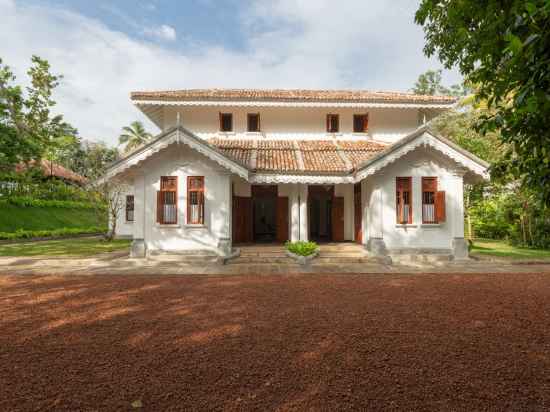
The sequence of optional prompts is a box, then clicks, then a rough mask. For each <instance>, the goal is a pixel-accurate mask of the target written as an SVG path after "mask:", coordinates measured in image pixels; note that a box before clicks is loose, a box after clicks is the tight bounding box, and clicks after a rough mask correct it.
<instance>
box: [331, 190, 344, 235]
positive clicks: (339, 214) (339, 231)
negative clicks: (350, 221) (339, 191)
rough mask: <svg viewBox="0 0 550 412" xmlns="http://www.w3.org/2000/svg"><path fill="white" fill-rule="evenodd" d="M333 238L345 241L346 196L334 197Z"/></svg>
mask: <svg viewBox="0 0 550 412" xmlns="http://www.w3.org/2000/svg"><path fill="white" fill-rule="evenodd" d="M332 240H333V241H334V242H343V241H344V198H343V197H334V198H333V199H332Z"/></svg>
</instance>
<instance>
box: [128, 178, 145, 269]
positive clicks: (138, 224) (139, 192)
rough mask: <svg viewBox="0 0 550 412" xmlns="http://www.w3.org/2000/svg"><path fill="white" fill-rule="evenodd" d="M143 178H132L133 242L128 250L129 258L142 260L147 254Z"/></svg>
mask: <svg viewBox="0 0 550 412" xmlns="http://www.w3.org/2000/svg"><path fill="white" fill-rule="evenodd" d="M145 201H146V199H145V176H144V175H143V174H141V175H138V176H136V177H135V178H134V224H133V225H132V229H133V241H132V246H131V249H130V257H133V258H144V257H145V255H146V253H147V247H146V245H145V224H146V216H145V208H146V204H145Z"/></svg>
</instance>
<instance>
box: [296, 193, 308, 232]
mask: <svg viewBox="0 0 550 412" xmlns="http://www.w3.org/2000/svg"><path fill="white" fill-rule="evenodd" d="M298 196H299V199H300V240H305V241H307V240H308V232H309V231H308V227H309V226H308V221H307V185H305V184H300V185H299V189H298Z"/></svg>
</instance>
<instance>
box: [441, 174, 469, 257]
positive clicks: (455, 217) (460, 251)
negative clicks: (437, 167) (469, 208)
mask: <svg viewBox="0 0 550 412" xmlns="http://www.w3.org/2000/svg"><path fill="white" fill-rule="evenodd" d="M464 174H465V171H464V170H456V171H455V172H454V173H453V175H452V176H451V177H450V179H449V185H448V189H447V193H446V196H447V200H446V203H447V205H448V209H450V210H449V211H450V213H449V218H450V219H451V230H452V235H453V240H452V243H451V248H452V251H453V257H454V258H455V259H467V258H468V256H469V253H468V242H466V239H464ZM449 195H450V196H449Z"/></svg>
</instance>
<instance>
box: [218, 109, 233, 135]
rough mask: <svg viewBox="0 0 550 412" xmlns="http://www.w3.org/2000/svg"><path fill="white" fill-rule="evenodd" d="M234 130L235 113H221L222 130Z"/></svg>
mask: <svg viewBox="0 0 550 412" xmlns="http://www.w3.org/2000/svg"><path fill="white" fill-rule="evenodd" d="M232 131H233V113H220V132H232Z"/></svg>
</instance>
